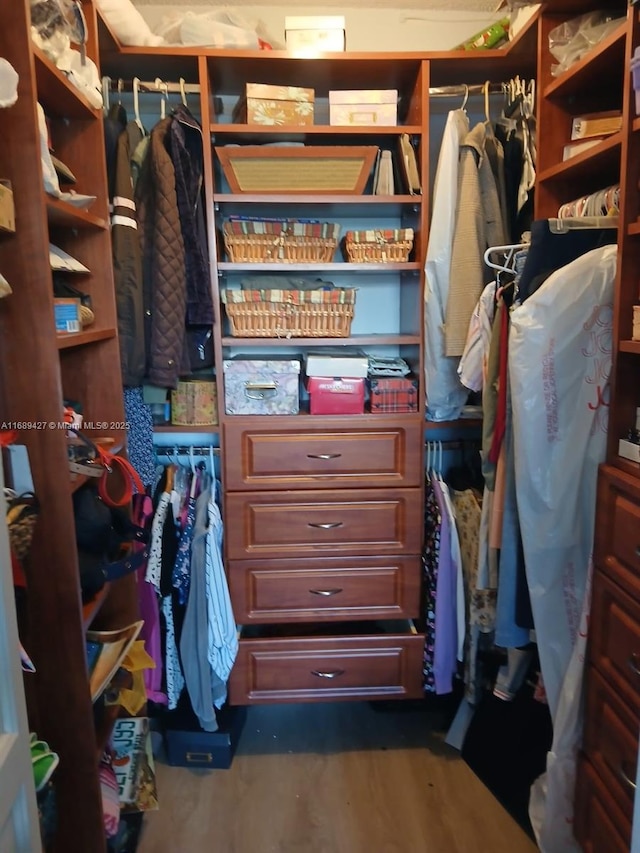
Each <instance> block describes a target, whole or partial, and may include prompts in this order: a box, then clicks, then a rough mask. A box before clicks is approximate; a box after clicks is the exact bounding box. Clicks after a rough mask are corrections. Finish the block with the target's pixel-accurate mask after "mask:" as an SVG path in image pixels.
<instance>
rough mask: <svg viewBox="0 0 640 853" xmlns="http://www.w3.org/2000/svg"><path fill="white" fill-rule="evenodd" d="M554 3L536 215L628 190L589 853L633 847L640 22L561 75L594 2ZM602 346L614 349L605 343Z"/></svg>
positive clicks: (593, 617) (599, 612)
mask: <svg viewBox="0 0 640 853" xmlns="http://www.w3.org/2000/svg"><path fill="white" fill-rule="evenodd" d="M549 5H551V4H549ZM556 5H558V6H563V7H564V11H557V12H556V11H554V12H550V11H545V12H544V13H543V15H542V21H541V41H540V53H539V59H538V65H539V69H540V73H539V81H538V84H539V109H538V122H539V128H540V133H539V135H538V140H539V147H538V155H539V156H538V170H539V171H538V181H537V185H536V218H537V219H543V218H554V217H557V216H558V213H559V208H560V206H561V205H562V204H565V203H567V202H570V201H573V200H575V199H579V198H581V197H583V196H585V195H587V194H590V193H593V192H597V191H598V190H600V189H604V188H605V187H607V186H613V185H618V184H619V186H620V215H619V219H618V223H619V224H618V230H617V243H618V264H617V272H616V281H615V289H614V304H613V335H612V341H611V354H612V362H613V363H612V368H611V375H610V377H609V378H610V399H609V400H608V401H605V403H604V404H605V405H608V409H609V424H608V442H607V455H606V462H605V464H604V465H602V466H600V470H599V475H598V492H597V499H596V523H595V543H594V572H593V584H592V595H591V613H590V621H589V639H588V654H587V668H586V671H585V683H586V705H585V726H584V736H583V742H582V748H581V751H580V753H579V761H578V769H577V774H576V776H577V784H576V792H575V820H574V832H575V835H576V838H577V840H578V841H579V842H580V844H581V845H582V847H583V849H585V850H599V849H607V850H611V851H614V850H615V851H626V850H628V849H629V846H630V843H631V828H632V820H633V806H634V789H635V766H636V760H637V753H638V722H637V707H638V702H639V701H640V689H639V684H638V677H637V669H636V668H635V665H634V661H635V660H636V655H637V654H638V652H639V651H640V646H639V641H640V584H639V583H638V579H637V578H638V573H639V572H640V556H639V553H640V552H639V551H638V549H637V537H636V536H635V533H634V530H637V528H638V522H639V521H640V465H638V464H637V463H635V462H631V461H628V460H626V459H623V458H622V457H621V456H620V455H619V454H618V441H619V439H620V438H623V437H625V436H626V434H627V432H628V431H629V429H631V428H633V427H634V426H635V422H636V408H637V407H638V406H639V405H640V395H639V394H638V383H637V377H638V369H639V367H640V361H639V359H640V342H635V341H633V340H631V330H632V309H633V305H634V304H636V303H637V301H638V275H637V270H638V268H640V227H639V223H640V196H639V193H638V180H639V178H640V133H639V129H640V122H638V119H637V117H636V115H635V105H634V93H633V89H632V85H631V74H630V60H631V57H632V55H633V51H634V49H635V47H636V46H638V45H639V44H640V25H639V21H638V14H639V13H638V8H637V7H636V6H629V7H627V5H626V4H624V3H622V2H621V3H616V4H611V6H612V9H611V10H610V11H612V12H614V13H617V12H619V14H620V15H621V16H625V17H624V18H623V19H622V20H621V22H620V25H619V26H618V27H617V28H616V29H615V30H614V31H613V32H612V33H611V34H610V35H609V36H608V37H607V38H606V39H604V40H603V41H602V42H601V43H600V44H599V45H597V46H596V47H595V48H594V49H592V50H591V51H590V52H589V53H588V54H586V55H585V56H584V57H583V58H582V59H581V60H579V61H578V62H576V63H575V64H573V65H572V66H571V67H570V68H569V69H568V70H566V71H565V72H564V73H562V74H561V75H559V76H558V77H557V78H554V77H552V75H551V65H552V63H553V61H554V60H553V58H552V57H551V55H550V52H549V49H548V38H549V32H550V31H551V29H552V28H553V27H555V26H557V25H558V24H559V23H560V22H562V21H563V20H567V19H568V18H570V17H574V16H576V15H578V14H581V13H583V12H587V11H590V10H591V9H592V8H593V7H592V5H591V4H588V3H581V2H578V0H576V1H575V2H573V3H570V4H568V5H566V4H562V3H558V4H556ZM608 11H609V9H608ZM603 110H620V111H621V113H622V129H621V131H620V132H618V133H615V134H613V135H612V136H609V137H607V138H606V139H605V140H604V141H603V142H601V143H599V144H598V145H596V146H595V147H593V148H592V149H590V150H588V151H586V152H584V153H582V154H580V155H578V156H576V157H574V158H572V159H570V160H568V161H565V162H562V153H563V146H564V145H565V144H566V143H568V142H569V137H570V131H571V119H572V118H573V117H575V116H577V115H582V114H585V113H592V112H600V111H603ZM600 345H601V346H602V347H603V352H605V351H606V350H607V345H606V344H605V343H601V344H600ZM606 378H607V377H606V376H605V377H603V379H604V380H606ZM605 839H606V840H605Z"/></svg>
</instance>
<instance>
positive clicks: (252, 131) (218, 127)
mask: <svg viewBox="0 0 640 853" xmlns="http://www.w3.org/2000/svg"><path fill="white" fill-rule="evenodd" d="M209 130H210V131H211V134H212V135H213V136H233V137H235V138H237V139H238V140H239V141H242V142H251V141H253V142H254V143H255V144H256V145H258V144H260V143H261V142H263V141H264V142H273V141H276V140H280V139H281V140H282V141H285V142H304V141H306V140H310V139H313V138H314V137H323V136H339V137H358V136H360V137H366V138H369V137H371V138H373V139H376V138H377V137H379V136H400V134H401V133H408V134H410V135H412V136H419V135H421V134H422V127H421V126H420V125H418V124H416V125H413V124H411V125H402V124H399V125H384V126H376V127H371V126H367V127H352V126H350V125H338V124H332V125H329V124H314V125H304V126H300V125H278V126H277V127H264V126H262V125H259V124H222V123H220V124H218V123H216V122H214V123H212V124H211V126H210V128H209Z"/></svg>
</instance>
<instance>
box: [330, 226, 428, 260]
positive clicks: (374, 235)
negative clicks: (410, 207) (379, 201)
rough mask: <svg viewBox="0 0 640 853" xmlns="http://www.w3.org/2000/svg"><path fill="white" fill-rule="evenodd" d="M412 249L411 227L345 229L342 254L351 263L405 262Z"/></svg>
mask: <svg viewBox="0 0 640 853" xmlns="http://www.w3.org/2000/svg"><path fill="white" fill-rule="evenodd" d="M412 249H413V228H395V229H387V230H382V229H371V230H369V231H347V233H346V234H345V236H344V254H345V256H346V258H347V260H348V261H349V262H350V263H353V264H366V263H370V264H388V263H394V262H398V261H399V262H402V263H404V262H406V261H408V260H409V255H410V253H411V250H412Z"/></svg>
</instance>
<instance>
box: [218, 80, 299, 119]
mask: <svg viewBox="0 0 640 853" xmlns="http://www.w3.org/2000/svg"><path fill="white" fill-rule="evenodd" d="M314 102H315V91H314V89H303V88H302V87H301V86H271V85H269V84H268V83H247V84H246V91H245V94H244V96H243V97H242V98H241V99H240V100H239V101H238V103H237V104H236V107H235V109H234V111H233V121H234V122H236V123H238V124H243V123H244V124H261V125H265V126H273V125H312V124H313V110H314Z"/></svg>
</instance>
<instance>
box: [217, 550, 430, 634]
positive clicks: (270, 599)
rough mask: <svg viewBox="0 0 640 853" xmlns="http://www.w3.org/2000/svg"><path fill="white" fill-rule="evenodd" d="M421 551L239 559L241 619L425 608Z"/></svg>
mask: <svg viewBox="0 0 640 853" xmlns="http://www.w3.org/2000/svg"><path fill="white" fill-rule="evenodd" d="M421 570H422V564H421V561H420V557H395V558H390V559H385V558H384V557H370V558H367V559H356V558H354V557H351V558H346V559H343V560H340V559H335V558H333V557H330V558H326V559H320V560H312V559H310V560H305V562H304V565H303V566H302V567H301V565H300V561H299V560H259V561H237V562H232V563H230V565H229V585H230V589H231V598H232V600H233V610H234V614H235V617H236V620H237V621H238V622H241V623H242V624H246V623H249V622H295V621H300V622H305V621H306V622H309V621H314V622H323V621H327V620H331V619H334V620H335V619H342V620H343V621H344V620H345V619H401V618H411V617H416V616H418V614H419V611H420V600H419V596H420V576H421Z"/></svg>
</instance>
